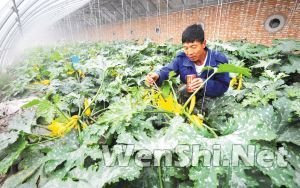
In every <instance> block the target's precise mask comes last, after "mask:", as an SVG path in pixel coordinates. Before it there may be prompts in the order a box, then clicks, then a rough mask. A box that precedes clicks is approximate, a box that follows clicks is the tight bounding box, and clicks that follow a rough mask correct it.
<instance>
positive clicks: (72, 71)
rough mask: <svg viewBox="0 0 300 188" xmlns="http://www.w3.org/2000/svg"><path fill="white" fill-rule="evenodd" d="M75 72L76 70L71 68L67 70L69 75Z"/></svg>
mask: <svg viewBox="0 0 300 188" xmlns="http://www.w3.org/2000/svg"><path fill="white" fill-rule="evenodd" d="M74 72H75V71H74V70H69V71H68V72H67V74H68V75H72V74H74Z"/></svg>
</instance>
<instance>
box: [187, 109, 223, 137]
mask: <svg viewBox="0 0 300 188" xmlns="http://www.w3.org/2000/svg"><path fill="white" fill-rule="evenodd" d="M183 114H184V115H186V117H187V118H188V119H189V120H190V121H191V122H192V123H194V124H196V125H198V126H199V124H198V123H196V122H195V121H194V120H193V118H192V117H191V115H190V114H189V113H187V112H185V111H184V112H183ZM202 125H203V126H204V127H206V128H207V129H208V130H209V131H210V132H211V133H212V134H213V135H214V137H215V138H218V135H217V133H216V132H215V131H214V130H213V129H212V128H210V127H209V126H207V125H206V124H205V123H203V124H202Z"/></svg>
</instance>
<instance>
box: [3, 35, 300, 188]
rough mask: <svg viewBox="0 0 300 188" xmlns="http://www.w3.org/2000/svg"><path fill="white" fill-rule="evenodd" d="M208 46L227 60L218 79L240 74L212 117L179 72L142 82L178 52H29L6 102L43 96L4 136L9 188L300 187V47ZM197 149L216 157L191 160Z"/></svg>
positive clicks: (145, 47)
mask: <svg viewBox="0 0 300 188" xmlns="http://www.w3.org/2000/svg"><path fill="white" fill-rule="evenodd" d="M209 46H210V48H212V49H214V50H218V51H221V52H222V53H224V54H226V56H227V57H228V58H229V63H230V65H227V66H226V65H225V67H219V69H218V70H216V69H215V71H217V72H222V71H228V72H231V73H230V75H231V77H232V82H231V86H230V89H229V90H228V91H227V92H226V93H225V94H224V95H223V96H221V97H217V98H213V99H212V100H209V101H208V102H207V104H206V105H207V108H208V109H209V113H208V114H206V115H205V116H204V117H203V116H202V115H201V114H197V113H195V111H197V110H193V109H191V108H193V106H192V105H191V104H189V103H186V104H180V103H179V102H178V100H177V96H178V91H177V86H178V85H179V80H178V78H175V77H174V75H173V74H171V75H170V77H169V79H168V80H167V81H165V83H164V84H163V86H162V87H161V88H156V87H147V86H145V84H144V79H145V76H146V74H147V73H149V72H150V71H154V70H156V69H158V68H160V67H161V66H162V65H164V64H165V63H167V62H170V61H171V60H172V59H173V57H174V56H175V55H176V53H177V52H178V50H180V48H181V47H180V46H179V45H173V44H163V45H158V44H154V43H152V42H150V41H146V42H145V43H143V44H137V43H134V42H116V43H110V44H103V43H92V44H70V45H60V46H54V47H53V46H52V47H47V48H46V47H43V48H36V49H33V50H31V51H29V52H28V53H26V54H25V55H24V57H22V58H23V60H22V61H21V62H20V63H19V65H18V66H15V67H14V68H11V69H9V71H8V75H10V77H11V78H13V80H10V81H9V84H7V85H6V86H5V87H3V89H2V92H3V97H2V102H4V101H9V100H18V99H24V98H28V97H32V98H33V99H32V100H30V101H29V102H27V103H26V104H24V105H23V106H22V110H21V111H20V112H19V113H16V114H15V115H14V116H13V117H12V118H11V120H10V121H9V123H8V125H7V126H5V127H4V128H3V129H4V131H2V132H1V133H0V143H1V144H0V159H1V161H0V174H1V175H2V177H4V180H3V181H4V182H3V184H2V186H3V187H51V188H52V187H83V186H88V187H120V186H121V187H218V186H222V187H223V186H224V187H248V186H249V187H281V186H284V187H299V186H300V158H299V157H300V129H299V128H300V87H299V86H300V83H299V81H300V66H299V65H300V55H299V51H300V43H299V42H298V41H293V40H276V41H274V44H273V46H271V47H266V46H263V45H255V44H250V43H246V42H240V41H234V42H221V41H219V42H213V43H210V44H209ZM74 59H75V61H74ZM250 73H251V74H250ZM192 102H193V100H192ZM194 108H195V109H198V111H199V110H200V108H201V107H200V106H199V105H198V104H197V103H196V106H195V107H194ZM235 146H237V147H236V148H239V149H240V152H241V155H238V156H237V157H233V156H234V155H235V154H234V153H233V152H232V150H233V148H234V147H235ZM197 147H198V149H199V148H202V149H204V150H205V151H206V152H208V153H211V154H213V157H211V158H210V159H211V160H208V161H207V159H208V158H206V156H207V155H206V154H204V155H199V157H198V158H196V160H193V161H192V159H194V158H193V157H194V154H195V152H197V151H194V150H192V149H195V148H197ZM200 150H201V149H200ZM252 150H255V153H254V156H253V158H251V157H250V156H251V154H249V153H251V151H252ZM155 151H159V152H157V153H158V154H157V155H156V154H155ZM157 156H159V157H157ZM208 156H209V155H208ZM225 161H227V162H225Z"/></svg>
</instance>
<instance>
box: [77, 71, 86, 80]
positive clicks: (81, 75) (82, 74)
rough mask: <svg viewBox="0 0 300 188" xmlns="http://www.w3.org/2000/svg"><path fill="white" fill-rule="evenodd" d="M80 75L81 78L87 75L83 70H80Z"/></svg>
mask: <svg viewBox="0 0 300 188" xmlns="http://www.w3.org/2000/svg"><path fill="white" fill-rule="evenodd" d="M78 74H79V76H80V77H81V78H84V77H85V74H84V73H83V72H82V70H78Z"/></svg>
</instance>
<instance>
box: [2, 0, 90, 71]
mask: <svg viewBox="0 0 300 188" xmlns="http://www.w3.org/2000/svg"><path fill="white" fill-rule="evenodd" d="M89 2H90V0H1V2H0V66H1V70H3V69H4V67H5V66H6V65H8V64H10V63H11V60H10V59H11V58H10V57H9V55H10V54H11V53H13V51H14V50H13V49H14V48H15V45H16V43H17V42H18V41H19V39H20V38H22V36H24V35H25V34H26V33H30V32H31V30H32V29H36V28H37V27H39V28H46V27H48V26H50V25H52V24H54V23H55V22H57V21H58V20H60V19H62V18H63V17H65V16H67V15H68V14H70V13H72V12H74V11H76V10H78V9H79V8H81V7H83V6H84V5H86V4H87V3H89Z"/></svg>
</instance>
